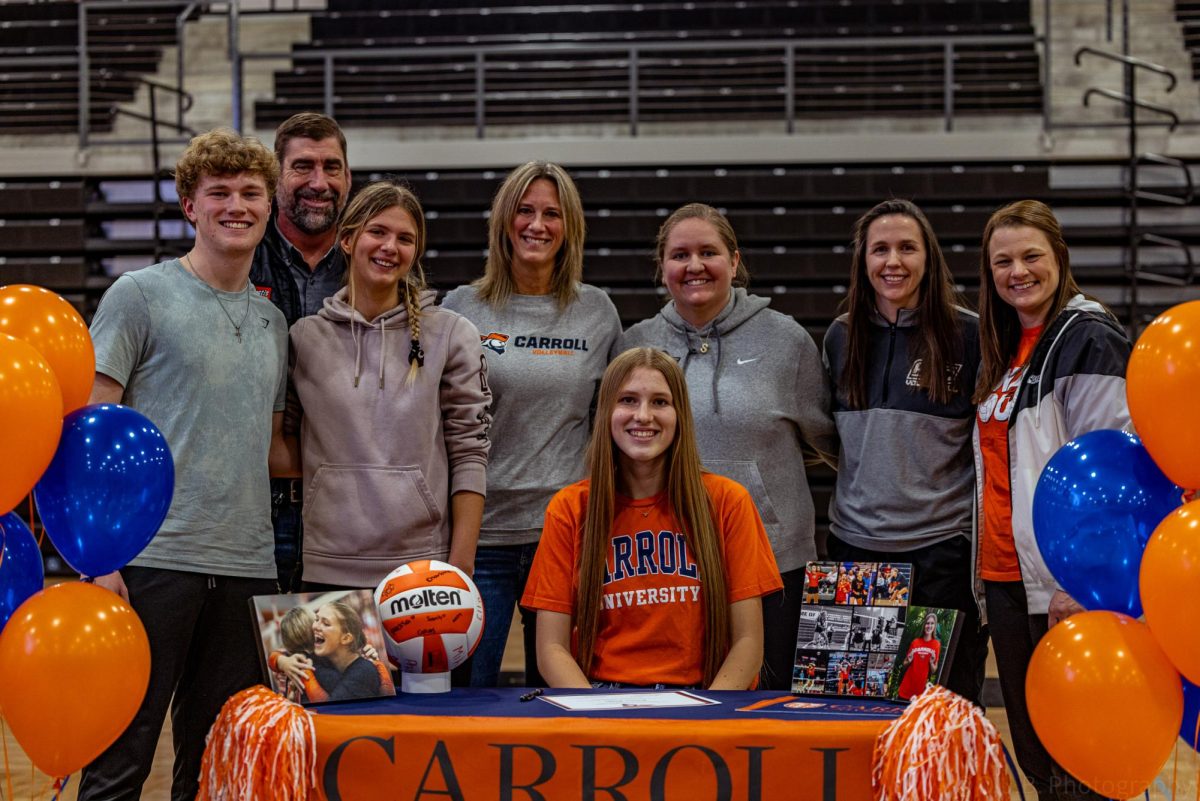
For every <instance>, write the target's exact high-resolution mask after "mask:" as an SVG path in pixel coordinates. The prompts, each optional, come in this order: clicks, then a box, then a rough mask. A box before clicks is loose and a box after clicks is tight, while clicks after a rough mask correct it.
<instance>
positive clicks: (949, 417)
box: [824, 309, 979, 553]
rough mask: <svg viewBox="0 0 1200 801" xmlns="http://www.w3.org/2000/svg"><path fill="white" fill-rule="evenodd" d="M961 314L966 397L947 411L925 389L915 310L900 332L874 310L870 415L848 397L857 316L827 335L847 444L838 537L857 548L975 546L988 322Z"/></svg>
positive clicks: (954, 375) (960, 374)
mask: <svg viewBox="0 0 1200 801" xmlns="http://www.w3.org/2000/svg"><path fill="white" fill-rule="evenodd" d="M957 312H958V320H959V323H960V326H961V328H960V330H961V332H962V340H961V358H959V359H956V360H954V361H953V362H952V363H950V364H948V365H947V368H946V370H947V376H946V379H947V380H954V381H955V382H957V386H958V388H959V391H958V393H957V394H956V395H955V396H954V398H953V399H952V400H951V401H950V402H949V403H947V404H939V403H935V402H933V401H932V400H931V399H930V398H929V395H928V393H926V392H925V391H924V390H922V389H921V388H920V377H921V361H922V360H921V359H920V358H916V357H915V356H914V354H915V351H916V340H917V331H918V329H917V312H916V311H915V310H909V309H901V310H900V312H899V314H898V315H897V318H896V322H895V323H890V322H889V321H888V320H886V319H885V318H884V317H883V316H882V315H880V314H879V313H878V311H876V310H875V309H872V310H871V323H872V325H871V329H870V339H869V343H868V353H867V365H868V367H867V403H866V408H863V409H855V408H850V407H849V406H848V405H847V403H846V393H845V392H844V391H843V390H841V389H839V388H838V385H839V384H840V382H841V376H842V369H843V367H844V366H845V363H846V350H847V347H848V344H849V343H848V340H849V333H850V331H849V327H848V317H847V315H842V316H841V317H838V318H837V319H836V320H834V321H833V324H832V325H831V326H830V327H829V330H828V332H826V334H825V343H824V360H825V368H826V370H827V372H828V374H829V378H830V381H831V383H832V386H833V388H834V392H833V418H834V421H835V422H836V423H837V430H838V436H839V437H840V438H841V444H840V448H839V452H838V475H837V485H836V487H835V489H834V495H833V498H832V500H831V501H830V504H829V518H830V531H831V532H832V533H833V534H834V535H835V536H836V537H837V538H838V539H840V540H843V541H844V542H847V543H849V544H850V545H853V546H855V547H858V548H866V549H869V550H873V551H882V552H885V553H886V552H897V551H909V550H913V549H916V548H922V547H925V546H928V545H934V544H936V543H939V542H944V541H946V540H948V539H950V538H952V537H956V536H960V535H963V536H966V537H972V532H973V529H974V526H973V519H972V516H973V510H972V502H973V498H972V492H971V487H972V483H973V481H974V471H973V469H972V464H971V427H972V425H973V423H974V418H975V406H974V404H972V403H971V393H972V392H973V391H974V387H975V378H976V375H977V374H978V371H979V319H978V317H977V316H976V315H975V314H974V313H972V312H969V311H967V310H966V309H958V310H957Z"/></svg>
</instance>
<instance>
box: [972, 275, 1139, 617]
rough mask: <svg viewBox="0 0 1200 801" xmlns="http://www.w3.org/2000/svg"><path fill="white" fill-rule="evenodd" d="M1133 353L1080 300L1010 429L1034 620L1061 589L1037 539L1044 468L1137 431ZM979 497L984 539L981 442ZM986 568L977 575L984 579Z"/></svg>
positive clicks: (1030, 382) (1020, 391)
mask: <svg viewBox="0 0 1200 801" xmlns="http://www.w3.org/2000/svg"><path fill="white" fill-rule="evenodd" d="M1130 350H1131V346H1130V343H1129V338H1128V337H1126V336H1125V332H1124V331H1123V330H1122V329H1121V327H1120V326H1119V325H1117V321H1116V320H1115V319H1113V317H1112V315H1111V314H1109V313H1108V311H1107V310H1105V308H1104V307H1103V306H1101V305H1100V304H1099V303H1096V302H1095V301H1091V300H1088V299H1087V298H1085V297H1084V296H1083V295H1076V296H1075V297H1074V298H1072V299H1071V301H1070V302H1069V303H1068V304H1067V307H1066V308H1065V309H1063V311H1062V312H1061V313H1060V314H1059V315H1058V317H1057V318H1056V319H1055V320H1054V322H1053V323H1051V324H1050V325H1049V327H1048V328H1047V329H1046V331H1045V332H1044V333H1043V334H1042V336H1041V338H1040V339H1039V340H1038V343H1037V346H1036V347H1035V348H1034V350H1033V353H1032V354H1031V355H1030V357H1029V366H1028V368H1027V369H1026V370H1025V373H1024V375H1023V376H1022V378H1021V384H1020V386H1019V387H1018V388H1017V396H1016V404H1015V406H1014V411H1013V414H1012V416H1011V417H1010V418H1009V421H1008V469H1009V487H1010V490H1009V491H1010V493H1011V497H1012V527H1013V540H1014V541H1015V543H1016V550H1017V559H1018V561H1019V562H1020V565H1021V581H1022V583H1023V584H1024V585H1025V595H1026V598H1027V601H1028V609H1029V614H1031V615H1044V614H1046V611H1047V610H1048V609H1049V606H1050V597H1051V596H1052V595H1053V594H1054V591H1055V589H1057V584H1056V582H1055V581H1054V577H1053V576H1052V575H1051V574H1050V569H1049V568H1048V567H1046V563H1045V562H1044V561H1043V560H1042V555H1041V553H1040V552H1039V551H1038V546H1037V540H1036V539H1035V538H1034V535H1033V492H1034V489H1035V488H1036V487H1037V482H1038V478H1039V477H1040V476H1041V474H1042V468H1043V467H1045V466H1046V462H1048V461H1050V457H1051V456H1053V455H1054V454H1055V453H1056V452H1057V451H1058V449H1059V448H1061V447H1062V446H1063V445H1065V444H1066V443H1068V442H1070V441H1071V440H1073V439H1075V438H1076V437H1079V436H1081V435H1083V434H1086V433H1087V432H1089V431H1095V430H1097V429H1101V428H1119V429H1124V430H1126V431H1132V430H1133V424H1132V422H1131V421H1130V418H1129V407H1128V405H1127V404H1126V400H1125V366H1126V364H1127V362H1128V361H1129V354H1130ZM974 446H975V472H976V496H977V499H978V502H977V506H978V508H979V510H980V513H979V526H980V537H982V536H983V534H984V532H983V514H982V509H983V490H982V487H983V486H984V468H983V456H982V454H981V452H980V447H979V432H978V430H976V431H975V434H974ZM978 568H979V566H978V563H977V564H976V571H977V572H978Z"/></svg>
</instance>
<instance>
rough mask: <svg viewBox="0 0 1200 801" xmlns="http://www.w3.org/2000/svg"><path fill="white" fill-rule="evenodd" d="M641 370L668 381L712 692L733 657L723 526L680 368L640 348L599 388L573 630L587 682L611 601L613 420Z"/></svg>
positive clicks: (671, 466) (675, 483)
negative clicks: (704, 476)
mask: <svg viewBox="0 0 1200 801" xmlns="http://www.w3.org/2000/svg"><path fill="white" fill-rule="evenodd" d="M638 368H647V369H650V370H656V371H658V372H659V373H661V374H662V376H663V378H664V379H665V380H666V382H667V388H668V389H670V391H671V403H672V404H673V405H674V407H675V440H674V442H672V443H671V444H670V447H669V448H668V449H667V453H666V460H667V486H666V490H667V497H668V498H669V500H670V504H671V510H672V512H673V513H674V516H675V520H676V522H677V523H678V524H679V525H680V526H681V527H682V528H683V535H684V537H685V538H686V541H687V544H688V547H689V548H690V549H691V551H692V554H693V556H694V557H695V560H696V564H697V565H698V567H699V569H700V576H701V597H702V599H703V603H704V632H703V637H704V683H705V685H708V684H711V683H712V681H713V678H714V677H715V676H716V675H717V671H718V670H719V669H720V667H721V664H722V663H723V662H724V660H725V657H726V656H727V655H728V653H729V647H730V644H729V638H730V631H729V601H728V599H727V598H726V595H725V571H724V569H723V567H722V560H721V548H720V542H719V540H718V536H717V524H716V521H715V520H714V518H713V509H712V501H711V499H710V498H709V496H708V492H707V491H706V490H705V488H704V483H703V481H702V480H701V472H702V471H701V467H700V454H699V451H698V449H697V447H696V437H695V423H694V422H693V420H692V406H691V402H690V401H689V399H688V391H687V382H686V381H685V380H684V377H683V371H682V370H680V369H679V365H678V364H677V363H676V362H675V360H674V359H672V358H671V357H670V356H668V355H667V354H665V353H663V352H662V351H660V350H655V349H654V348H633V349H630V350H627V351H625V352H624V353H622V354H621V355H620V356H618V357H617V358H615V359H613V360H612V363H611V364H609V365H608V369H607V370H605V371H604V378H603V379H601V381H600V393H599V397H598V400H597V403H596V417H595V420H594V422H593V425H592V437H591V440H590V441H589V443H588V448H587V463H588V473H589V475H590V477H591V482H590V487H589V491H588V502H587V517H586V518H585V520H584V524H583V532H582V535H583V544H582V547H581V549H580V557H579V566H578V569H579V590H578V594H577V596H576V603H575V614H574V621H573V622H574V625H575V629H576V637H577V639H576V656H575V659H576V661H577V662H578V663H579V667H580V668H581V669H582V670H583V673H584V675H585V676H586V675H588V672H589V670H590V669H591V664H592V657H593V656H594V649H595V645H596V628H597V625H598V621H599V617H600V606H601V603H602V596H603V593H604V567H605V559H606V556H607V554H608V549H609V543H610V542H611V540H612V533H613V532H612V524H613V518H614V516H615V514H616V481H617V457H616V453H615V451H616V444H615V443H614V442H613V438H612V414H613V409H614V408H615V407H616V405H617V396H618V395H619V393H620V391H621V388H622V387H623V386H624V385H625V383H626V382H627V381H628V380H629V377H630V375H632V374H633V371H634V370H636V369H638Z"/></svg>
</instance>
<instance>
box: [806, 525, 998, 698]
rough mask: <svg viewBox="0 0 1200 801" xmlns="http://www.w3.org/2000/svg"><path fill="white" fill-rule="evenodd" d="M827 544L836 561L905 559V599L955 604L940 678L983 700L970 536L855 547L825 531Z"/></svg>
mask: <svg viewBox="0 0 1200 801" xmlns="http://www.w3.org/2000/svg"><path fill="white" fill-rule="evenodd" d="M826 548H827V549H828V551H829V558H830V559H832V560H836V561H839V562H909V563H911V564H912V566H913V574H912V593H911V595H910V596H909V603H911V604H913V605H914V606H936V607H940V608H942V609H957V610H958V611H959V612H960V613H961V615H960V617H961V618H962V621H963V625H962V633H961V634H959V637H958V647H957V648H956V649H955V651H954V658H953V661H951V663H950V670H949V672H948V673H947V674H946V675H945V680H944V682H943V683H944V684H945V685H946V688H947V689H949V690H952V691H953V692H956V693H958V694H959V695H961V696H962V697H963V698H966V699H967V700H969V701H971V702H973V703H974V704H976V705H977V706H983V679H984V673H985V671H986V670H987V654H988V644H987V643H988V630H987V627H986V626H981V625H980V622H979V607H978V606H977V605H976V603H975V595H974V592H973V591H972V585H973V583H974V575H975V566H974V565H973V564H972V562H971V541H970V540H968V539H967V538H966V537H953V538H951V539H948V540H946V541H944V542H939V543H936V544H934V545H926V546H925V547H924V548H914V549H913V550H909V551H873V550H868V549H866V548H857V547H855V546H853V545H850V544H849V543H846V542H843V541H842V540H839V539H838V538H837V537H835V536H834V535H832V534H830V535H829V540H828V541H827V543H826Z"/></svg>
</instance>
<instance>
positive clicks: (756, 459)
mask: <svg viewBox="0 0 1200 801" xmlns="http://www.w3.org/2000/svg"><path fill="white" fill-rule="evenodd" d="M656 256H657V260H658V275H657V280H661V281H662V283H663V285H664V286H665V287H666V288H667V291H668V292H669V293H670V294H671V301H670V302H669V303H667V305H666V306H664V307H663V309H662V311H660V312H659V313H658V314H657V315H655V316H654V317H652V318H650V319H649V320H644V321H642V322H640V323H638V324H637V325H634V326H633V327H631V328H630V329H629V330H628V331H626V332H625V345H626V347H635V346H641V345H648V346H650V347H655V348H661V349H662V350H664V351H666V352H667V353H669V354H671V355H672V356H674V357H675V358H676V359H678V360H679V363H680V366H682V367H683V370H684V374H685V375H686V376H687V382H688V389H689V391H690V393H691V398H692V411H693V413H694V415H695V418H696V438H697V440H698V443H699V446H700V457H701V459H702V460H703V461H704V467H705V468H706V469H708V470H711V471H712V472H714V473H720V474H721V475H724V476H726V477H728V478H732V479H733V480H734V481H737V482H738V483H739V484H742V485H743V486H745V487H746V489H748V490H749V491H750V494H751V496H752V497H753V498H754V503H755V505H756V506H757V507H758V512H759V515H761V517H762V520H763V524H764V525H765V526H766V529H767V535H768V537H769V538H770V540H771V548H772V550H773V551H774V552H775V561H776V563H777V564H778V565H779V570H780V572H781V573H782V574H783V586H784V589H783V591H782V592H781V593H775V594H773V595H769V596H767V597H765V598H763V626H764V670H763V676H762V679H763V684H762V687H763V688H764V689H787V688H789V687H790V686H791V677H792V663H793V661H794V659H795V653H796V632H797V629H798V628H799V622H800V601H801V598H802V596H803V584H804V565H805V563H806V562H808V561H810V560H813V559H815V558H816V556H817V552H816V546H815V543H814V539H813V538H814V511H813V499H812V493H811V492H810V491H809V488H808V479H807V475H806V473H805V467H804V463H805V460H806V458H814V457H815V458H821V459H825V460H826V461H830V462H831V463H832V457H831V456H830V454H832V453H834V452H836V448H837V439H836V434H835V431H834V425H833V419H832V418H831V417H830V415H829V392H828V389H827V388H826V382H825V377H824V373H823V370H822V367H821V356H820V353H818V351H817V346H816V344H814V343H813V340H812V337H811V336H809V334H808V332H807V331H805V330H804V328H803V327H801V326H800V324H799V323H797V322H796V321H795V320H793V319H792V318H791V317H789V316H787V315H785V314H780V313H779V312H777V311H774V310H772V309H769V308H767V307H768V304H769V303H770V301H769V300H767V299H766V298H761V297H757V296H755V295H750V294H747V292H746V290H745V288H744V284H745V283H746V281H747V279H748V278H749V275H748V273H747V271H746V268H745V266H744V265H743V264H742V263H741V253H740V252H739V251H738V246H737V237H736V236H735V234H734V232H733V227H732V226H731V225H730V224H729V221H728V220H727V219H725V217H724V215H722V214H721V213H720V212H718V211H717V210H716V209H714V208H712V207H711V206H706V205H704V204H701V203H691V204H688V205H686V206H683V207H682V208H680V209H678V210H676V211H675V213H673V214H672V215H671V216H670V217H668V218H667V220H666V222H664V223H663V225H662V227H661V228H660V229H659V232H658V241H657V245H656ZM735 285H736V287H735Z"/></svg>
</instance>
